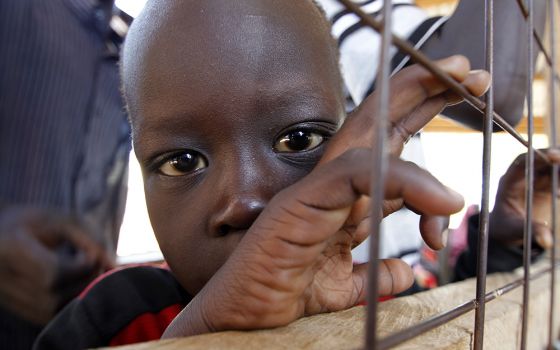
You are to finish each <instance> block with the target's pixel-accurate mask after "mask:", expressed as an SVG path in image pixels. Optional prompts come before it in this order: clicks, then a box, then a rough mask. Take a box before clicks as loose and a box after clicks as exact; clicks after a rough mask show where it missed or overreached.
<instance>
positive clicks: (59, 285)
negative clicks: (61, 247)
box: [53, 251, 99, 291]
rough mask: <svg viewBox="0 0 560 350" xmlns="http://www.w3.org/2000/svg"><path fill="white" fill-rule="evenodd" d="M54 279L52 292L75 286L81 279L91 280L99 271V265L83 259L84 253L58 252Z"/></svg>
mask: <svg viewBox="0 0 560 350" xmlns="http://www.w3.org/2000/svg"><path fill="white" fill-rule="evenodd" d="M56 267H57V270H56V278H55V283H54V286H53V289H54V290H57V291H59V290H62V289H64V288H66V287H67V286H71V285H75V284H76V283H77V282H79V281H81V280H83V279H89V280H91V279H92V278H93V277H94V276H95V275H96V274H97V272H98V271H99V265H98V264H97V263H96V262H95V261H90V260H89V259H87V258H86V257H85V253H84V252H81V251H78V252H76V253H68V252H59V253H58V254H57V266H56Z"/></svg>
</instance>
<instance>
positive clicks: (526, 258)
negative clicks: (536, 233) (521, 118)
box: [521, 0, 535, 350]
mask: <svg viewBox="0 0 560 350" xmlns="http://www.w3.org/2000/svg"><path fill="white" fill-rule="evenodd" d="M528 8H529V16H528V18H527V38H528V40H527V42H528V46H529V50H528V54H529V60H528V64H529V66H528V67H527V70H528V74H527V76H528V81H527V83H528V84H529V86H528V89H527V109H528V113H529V115H528V118H527V134H528V135H527V143H528V146H529V147H528V150H527V157H526V162H525V187H526V188H525V212H526V214H527V215H526V217H525V229H524V235H523V278H524V284H523V308H522V323H521V349H523V350H524V349H526V348H527V320H528V319H529V286H530V280H529V277H530V273H531V243H532V241H533V232H532V222H533V176H534V161H535V159H534V153H533V77H534V55H533V51H534V44H533V28H534V24H533V22H534V21H533V19H534V11H533V10H534V7H533V0H528Z"/></svg>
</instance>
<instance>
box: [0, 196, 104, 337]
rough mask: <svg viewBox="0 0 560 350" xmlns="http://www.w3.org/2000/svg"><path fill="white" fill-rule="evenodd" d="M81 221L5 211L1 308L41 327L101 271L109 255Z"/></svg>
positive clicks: (0, 220) (1, 218)
mask: <svg viewBox="0 0 560 350" xmlns="http://www.w3.org/2000/svg"><path fill="white" fill-rule="evenodd" d="M89 237H90V236H89V235H88V234H87V232H85V230H84V228H83V227H82V225H80V223H79V222H78V221H76V220H75V219H73V218H71V217H68V216H66V215H61V214H60V213H58V212H56V211H54V210H46V209H42V208H30V207H29V206H21V207H18V206H12V207H7V206H6V207H3V208H2V211H1V215H0V279H1V280H2V281H10V283H0V305H1V306H2V307H3V308H4V309H6V310H9V311H11V312H12V313H14V314H15V315H18V316H19V317H21V318H22V319H25V320H27V321H30V322H32V323H35V324H37V325H39V326H42V325H45V324H47V323H48V322H49V321H50V320H51V319H52V317H53V316H54V315H55V314H56V312H57V311H58V310H60V308H61V307H62V306H64V305H65V304H66V303H67V302H68V301H70V300H71V299H72V298H73V297H74V296H76V295H77V294H78V293H79V292H80V291H81V290H82V289H83V288H84V287H85V286H87V284H88V283H89V282H90V281H91V280H92V279H93V278H95V277H96V276H97V275H99V273H100V272H101V271H104V270H107V269H109V268H111V266H112V263H111V260H110V259H109V257H108V255H107V253H106V252H105V250H104V249H103V247H101V246H100V245H99V244H98V243H96V242H94V241H93V240H92V239H91V238H89Z"/></svg>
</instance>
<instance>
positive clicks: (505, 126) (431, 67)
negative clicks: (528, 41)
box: [338, 0, 548, 162]
mask: <svg viewBox="0 0 560 350" xmlns="http://www.w3.org/2000/svg"><path fill="white" fill-rule="evenodd" d="M338 1H339V2H340V3H342V4H343V5H344V6H345V7H346V8H347V9H348V10H350V11H352V12H354V13H355V14H356V15H357V16H358V17H359V18H360V20H361V21H362V22H363V23H364V24H365V25H367V26H369V27H371V28H373V29H374V30H376V31H377V32H381V31H382V25H381V23H379V21H377V20H375V19H374V18H372V17H371V16H369V15H368V14H367V13H365V12H364V11H362V9H361V8H360V7H359V6H358V5H356V4H355V3H354V2H353V1H352V0H338ZM391 40H392V42H393V45H395V46H396V47H397V48H398V49H399V50H401V51H403V52H405V53H406V54H408V55H409V56H410V58H411V59H412V60H413V61H414V62H416V63H419V64H421V65H422V66H423V67H424V68H426V69H427V70H428V71H429V72H430V73H432V74H433V75H434V76H435V77H437V78H438V79H439V80H440V81H441V82H443V83H444V84H445V85H446V86H447V87H449V89H450V90H451V91H453V92H454V93H456V94H457V95H459V96H461V97H463V98H464V99H465V101H466V102H467V103H469V104H470V105H472V106H473V107H474V108H475V109H477V110H479V111H480V112H483V111H484V109H485V108H486V103H484V102H482V101H481V100H480V99H478V98H476V97H474V96H473V95H471V94H470V93H469V92H468V90H467V89H466V88H465V87H464V86H463V85H461V84H459V83H458V82H457V81H455V79H453V78H452V77H451V76H449V74H447V73H445V72H444V71H442V70H441V69H440V68H439V67H438V66H437V65H436V64H435V63H433V62H432V61H431V60H430V59H429V58H428V57H427V56H426V55H424V54H423V53H422V52H420V51H418V50H416V49H414V47H413V46H412V45H410V44H409V43H408V42H407V41H406V40H403V39H401V38H399V37H397V36H395V35H392V36H391ZM493 117H494V123H495V124H496V125H498V126H499V127H500V128H501V129H502V130H504V131H506V132H507V133H508V134H510V135H511V136H513V137H514V138H515V139H516V140H517V141H519V142H520V143H521V144H522V145H524V146H525V147H527V148H528V147H529V144H528V143H527V141H525V139H523V137H522V136H521V135H520V134H519V133H518V132H517V131H516V130H515V128H513V127H512V126H511V125H510V124H509V123H508V122H507V121H505V120H504V118H502V117H501V116H500V115H499V114H498V113H496V111H494V112H493ZM535 153H536V154H538V155H539V156H540V157H542V158H543V159H544V160H546V161H547V162H548V157H547V156H546V154H544V153H543V152H541V151H540V150H535Z"/></svg>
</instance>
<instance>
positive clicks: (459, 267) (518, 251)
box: [455, 214, 544, 281]
mask: <svg viewBox="0 0 560 350" xmlns="http://www.w3.org/2000/svg"><path fill="white" fill-rule="evenodd" d="M479 217H480V216H479V214H476V215H473V216H471V217H470V218H469V230H468V236H467V243H468V246H467V249H466V250H465V251H464V252H463V253H462V254H461V255H460V256H459V258H458V259H457V264H456V265H455V280H457V281H460V280H464V279H466V278H469V277H474V276H476V269H477V266H476V265H477V262H476V260H477V246H478V222H479ZM543 253H544V250H543V249H542V248H541V247H540V246H539V245H538V244H536V243H533V244H532V250H531V262H534V261H535V260H536V259H537V258H539V257H540V256H542V254H543ZM520 266H523V247H518V246H511V245H504V244H502V243H500V242H497V241H494V240H492V239H489V240H488V266H487V272H488V273H493V272H508V271H511V270H514V269H516V268H518V267H520Z"/></svg>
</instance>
